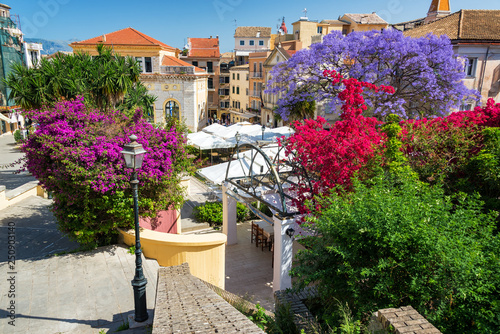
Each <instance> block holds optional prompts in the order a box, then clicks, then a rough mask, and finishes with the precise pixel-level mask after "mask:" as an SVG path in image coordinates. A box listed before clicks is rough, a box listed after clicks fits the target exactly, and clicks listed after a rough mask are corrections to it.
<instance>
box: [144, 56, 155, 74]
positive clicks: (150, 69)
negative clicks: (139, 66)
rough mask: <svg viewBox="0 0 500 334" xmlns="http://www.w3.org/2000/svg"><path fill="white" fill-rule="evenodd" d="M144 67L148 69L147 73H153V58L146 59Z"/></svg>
mask: <svg viewBox="0 0 500 334" xmlns="http://www.w3.org/2000/svg"><path fill="white" fill-rule="evenodd" d="M144 65H145V67H146V69H145V72H146V73H153V63H152V62H151V57H145V58H144Z"/></svg>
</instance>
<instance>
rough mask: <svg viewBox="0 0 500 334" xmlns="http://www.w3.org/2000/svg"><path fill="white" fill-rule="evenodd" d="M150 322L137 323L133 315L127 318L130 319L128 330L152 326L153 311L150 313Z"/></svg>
mask: <svg viewBox="0 0 500 334" xmlns="http://www.w3.org/2000/svg"><path fill="white" fill-rule="evenodd" d="M148 315H149V316H148V320H146V321H143V322H137V321H135V314H133V313H131V314H129V315H128V316H127V318H128V328H130V329H134V328H140V327H146V326H150V325H152V324H153V311H149V312H148Z"/></svg>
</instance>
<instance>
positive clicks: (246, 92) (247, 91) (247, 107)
mask: <svg viewBox="0 0 500 334" xmlns="http://www.w3.org/2000/svg"><path fill="white" fill-rule="evenodd" d="M245 94H246V95H248V88H247V89H246V93H245ZM247 108H248V106H247Z"/></svg>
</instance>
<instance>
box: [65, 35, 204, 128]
mask: <svg viewBox="0 0 500 334" xmlns="http://www.w3.org/2000/svg"><path fill="white" fill-rule="evenodd" d="M98 44H103V45H106V46H109V47H112V48H113V50H114V51H115V52H116V53H118V54H120V55H122V56H131V57H135V59H136V60H137V62H138V63H139V65H140V67H141V69H142V74H141V76H140V80H141V82H142V83H143V84H144V85H145V86H146V88H147V89H148V90H149V92H150V94H151V95H155V96H156V97H157V100H156V102H155V106H154V109H155V115H154V122H157V123H160V122H165V120H166V118H167V117H175V118H178V119H179V120H182V121H184V122H185V123H186V126H187V127H188V128H189V129H190V130H191V131H198V130H199V129H201V128H202V127H204V126H205V125H206V124H207V113H206V108H207V96H208V90H207V83H208V74H207V72H206V71H205V70H203V69H200V68H198V67H196V66H193V65H192V64H189V63H187V62H185V61H183V60H181V59H179V53H180V50H179V49H177V48H173V47H171V46H168V45H167V44H165V43H162V42H160V41H158V40H156V39H154V38H152V37H150V36H147V35H145V34H143V33H141V32H139V31H137V30H135V29H133V28H126V29H122V30H118V31H115V32H112V33H109V34H104V35H101V36H97V37H94V38H91V39H88V40H85V41H80V42H73V43H71V44H70V46H71V47H72V48H73V51H74V52H84V53H88V54H90V55H97V49H96V48H97V45H98Z"/></svg>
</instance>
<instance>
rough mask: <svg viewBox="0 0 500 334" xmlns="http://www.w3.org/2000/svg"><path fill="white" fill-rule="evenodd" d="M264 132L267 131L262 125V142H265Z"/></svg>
mask: <svg viewBox="0 0 500 334" xmlns="http://www.w3.org/2000/svg"><path fill="white" fill-rule="evenodd" d="M264 131H266V126H265V125H264V124H262V140H264Z"/></svg>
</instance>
